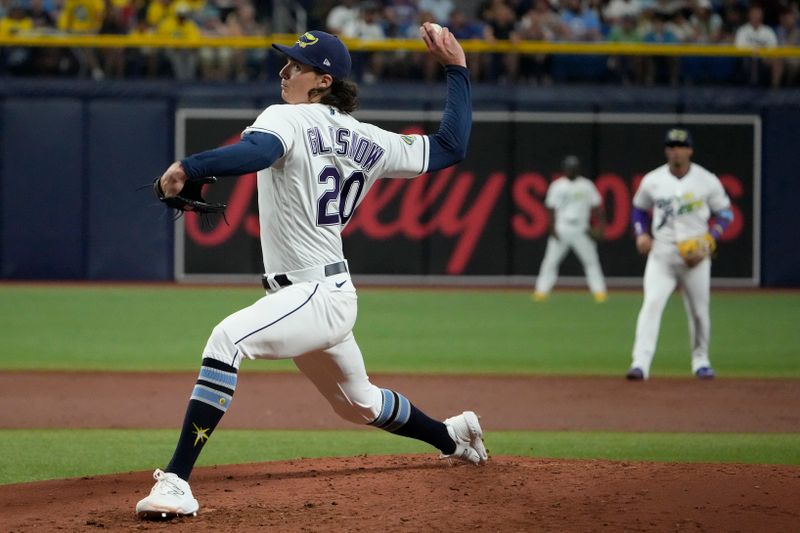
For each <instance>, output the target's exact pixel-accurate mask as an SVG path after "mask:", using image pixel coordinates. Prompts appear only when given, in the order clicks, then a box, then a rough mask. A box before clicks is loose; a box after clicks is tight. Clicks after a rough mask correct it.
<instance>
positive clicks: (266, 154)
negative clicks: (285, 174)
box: [181, 131, 283, 179]
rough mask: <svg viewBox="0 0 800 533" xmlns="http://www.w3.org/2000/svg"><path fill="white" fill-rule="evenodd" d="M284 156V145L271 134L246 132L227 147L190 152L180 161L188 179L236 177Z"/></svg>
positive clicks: (256, 170) (270, 163)
mask: <svg viewBox="0 0 800 533" xmlns="http://www.w3.org/2000/svg"><path fill="white" fill-rule="evenodd" d="M281 157H283V144H282V143H281V141H280V140H279V139H278V138H277V137H276V136H275V135H272V134H271V133H262V132H258V131H253V132H249V133H247V134H245V135H244V137H242V139H241V140H240V141H239V142H238V143H236V144H231V145H229V146H223V147H221V148H215V149H213V150H207V151H205V152H199V153H196V154H192V155H190V156H189V157H187V158H185V159H183V160H182V161H181V165H182V166H183V171H184V172H186V175H187V176H188V177H189V178H193V179H196V178H204V177H206V176H239V175H241V174H248V173H250V172H258V171H259V170H262V169H264V168H267V167H269V166H270V165H272V163H274V162H275V161H277V160H278V159H280V158H281Z"/></svg>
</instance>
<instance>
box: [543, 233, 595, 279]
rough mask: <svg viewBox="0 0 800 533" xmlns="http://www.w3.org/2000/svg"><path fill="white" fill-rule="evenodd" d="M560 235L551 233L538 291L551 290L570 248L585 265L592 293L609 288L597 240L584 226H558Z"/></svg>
mask: <svg viewBox="0 0 800 533" xmlns="http://www.w3.org/2000/svg"><path fill="white" fill-rule="evenodd" d="M556 234H557V235H558V238H555V237H553V236H550V238H548V239H547V248H546V249H545V252H544V259H542V265H541V267H540V268H539V276H538V277H537V278H536V292H541V293H544V294H547V293H549V292H550V291H551V290H552V289H553V287H554V286H555V284H556V280H557V279H558V267H559V265H560V264H561V262H562V261H563V260H564V258H565V257H566V256H567V253H569V251H570V250H574V251H575V255H576V256H577V257H578V259H579V260H580V262H581V264H582V265H583V271H584V272H585V273H586V281H587V283H588V285H589V290H590V291H591V292H592V294H597V293H603V292H606V283H605V279H603V270H602V268H601V267H600V258H599V257H598V255H597V243H595V241H594V239H592V238H591V237H589V235H588V234H587V233H586V232H585V231H584V230H582V229H579V228H576V227H564V228H561V227H557V228H556Z"/></svg>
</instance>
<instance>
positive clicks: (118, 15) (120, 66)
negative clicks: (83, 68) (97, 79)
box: [100, 0, 128, 79]
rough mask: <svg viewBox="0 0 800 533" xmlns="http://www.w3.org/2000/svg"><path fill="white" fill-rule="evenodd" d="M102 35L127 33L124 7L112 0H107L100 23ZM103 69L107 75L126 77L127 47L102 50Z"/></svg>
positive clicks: (117, 77)
mask: <svg viewBox="0 0 800 533" xmlns="http://www.w3.org/2000/svg"><path fill="white" fill-rule="evenodd" d="M100 34H101V35H127V34H128V27H127V25H126V23H125V17H124V14H123V11H122V7H118V6H115V5H113V2H112V1H111V0H105V12H104V14H103V21H102V23H101V25H100ZM100 59H101V60H102V69H103V72H104V73H105V76H107V77H111V78H116V79H122V78H124V77H125V49H124V48H103V49H101V50H100Z"/></svg>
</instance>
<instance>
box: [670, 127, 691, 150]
mask: <svg viewBox="0 0 800 533" xmlns="http://www.w3.org/2000/svg"><path fill="white" fill-rule="evenodd" d="M664 146H692V134H691V133H689V130H687V129H684V128H672V129H670V130H667V134H666V135H665V136H664Z"/></svg>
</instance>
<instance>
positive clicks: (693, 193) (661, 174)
mask: <svg viewBox="0 0 800 533" xmlns="http://www.w3.org/2000/svg"><path fill="white" fill-rule="evenodd" d="M730 203H731V202H730V199H729V198H728V195H727V194H726V193H725V189H724V188H723V187H722V183H720V181H719V178H717V176H716V175H714V174H713V173H711V172H709V171H708V170H706V169H705V168H703V167H702V166H700V165H698V164H697V163H691V166H690V167H689V172H688V173H687V174H686V175H685V176H683V177H682V178H677V177H675V176H674V175H673V174H672V173H671V172H670V170H669V165H666V164H665V165H662V166H660V167H658V168H657V169H655V170H653V171H651V172H648V173H647V174H646V175H645V176H644V178H643V179H642V183H641V185H640V186H639V190H638V191H636V194H635V195H634V197H633V205H634V207H637V208H639V209H652V210H653V221H652V228H651V231H652V233H653V237H654V238H655V239H656V240H657V241H663V242H669V243H676V242H679V241H682V240H684V239H688V238H691V237H696V236H698V235H703V234H704V233H706V232H707V231H708V219H709V218H710V216H711V213H712V212H717V211H721V210H722V209H725V208H726V207H728V206H730Z"/></svg>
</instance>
